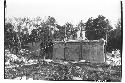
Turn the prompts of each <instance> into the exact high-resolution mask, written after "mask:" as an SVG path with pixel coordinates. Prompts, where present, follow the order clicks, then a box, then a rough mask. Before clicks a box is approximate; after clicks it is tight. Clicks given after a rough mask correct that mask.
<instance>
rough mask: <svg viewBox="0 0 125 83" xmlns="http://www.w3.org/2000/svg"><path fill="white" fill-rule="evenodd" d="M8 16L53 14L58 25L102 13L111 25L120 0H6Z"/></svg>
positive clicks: (45, 15)
mask: <svg viewBox="0 0 125 83" xmlns="http://www.w3.org/2000/svg"><path fill="white" fill-rule="evenodd" d="M6 1H7V12H6V15H7V16H8V17H11V16H15V17H24V16H26V17H36V16H40V17H42V18H43V19H44V18H45V17H47V16H53V17H55V19H56V20H57V23H58V24H60V25H63V24H65V23H66V22H71V23H73V24H74V25H76V24H78V23H79V22H80V20H83V22H86V21H87V20H88V18H90V17H94V18H95V17H97V16H98V15H103V16H105V17H106V18H107V19H109V21H110V22H111V24H112V26H114V24H116V22H117V20H118V18H120V11H121V10H120V0H6Z"/></svg>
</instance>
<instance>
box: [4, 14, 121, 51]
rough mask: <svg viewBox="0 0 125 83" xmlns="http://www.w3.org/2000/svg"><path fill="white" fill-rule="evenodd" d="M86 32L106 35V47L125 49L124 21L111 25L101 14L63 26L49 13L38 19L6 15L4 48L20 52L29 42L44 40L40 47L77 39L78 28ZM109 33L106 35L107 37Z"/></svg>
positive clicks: (94, 37) (95, 37)
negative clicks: (123, 36)
mask: <svg viewBox="0 0 125 83" xmlns="http://www.w3.org/2000/svg"><path fill="white" fill-rule="evenodd" d="M81 30H83V31H85V36H86V38H87V39H88V40H98V39H100V38H104V39H106V38H107V46H106V50H107V51H108V52H111V51H112V50H115V49H119V50H122V33H121V21H120V20H118V22H117V24H116V25H115V27H112V26H111V25H110V22H109V20H108V19H106V17H104V16H102V15H99V16H98V17H97V18H92V17H91V18H89V19H88V21H87V22H85V23H83V22H82V21H80V22H79V24H77V25H75V26H74V25H73V24H72V23H69V22H67V23H65V25H63V26H61V25H59V24H58V23H57V21H56V19H55V18H54V17H50V16H48V18H47V19H46V20H44V19H42V18H41V17H36V18H32V19H31V18H28V17H24V18H15V17H14V18H6V19H5V25H4V48H5V49H9V50H13V51H14V52H16V53H18V52H19V50H20V49H22V48H24V47H25V46H26V45H27V44H29V43H32V44H33V43H34V42H35V43H37V42H41V48H45V47H47V46H48V45H50V44H51V43H52V41H53V40H58V41H63V40H69V39H73V40H76V39H78V37H77V36H78V35H77V33H78V31H81ZM106 34H107V36H106Z"/></svg>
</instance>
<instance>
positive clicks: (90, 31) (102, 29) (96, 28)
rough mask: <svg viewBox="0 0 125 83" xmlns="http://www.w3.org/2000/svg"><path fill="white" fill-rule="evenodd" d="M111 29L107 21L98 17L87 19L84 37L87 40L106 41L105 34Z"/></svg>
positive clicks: (100, 16)
mask: <svg viewBox="0 0 125 83" xmlns="http://www.w3.org/2000/svg"><path fill="white" fill-rule="evenodd" d="M111 29H112V27H111V26H110V24H109V21H108V19H106V18H105V17H104V16H102V15H99V16H98V18H95V19H93V18H89V19H88V21H87V22H86V23H85V30H86V32H85V36H86V37H87V39H89V40H98V39H100V38H104V39H106V33H107V31H109V30H111Z"/></svg>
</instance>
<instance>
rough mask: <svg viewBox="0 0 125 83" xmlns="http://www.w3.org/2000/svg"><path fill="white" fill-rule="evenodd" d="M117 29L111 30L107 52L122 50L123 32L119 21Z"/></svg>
mask: <svg viewBox="0 0 125 83" xmlns="http://www.w3.org/2000/svg"><path fill="white" fill-rule="evenodd" d="M115 27H116V29H114V30H111V31H110V32H109V35H108V41H107V47H106V48H107V51H109V52H111V51H112V50H116V49H119V50H122V33H121V32H122V31H121V22H120V21H119V20H118V22H117V24H116V26H115Z"/></svg>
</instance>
